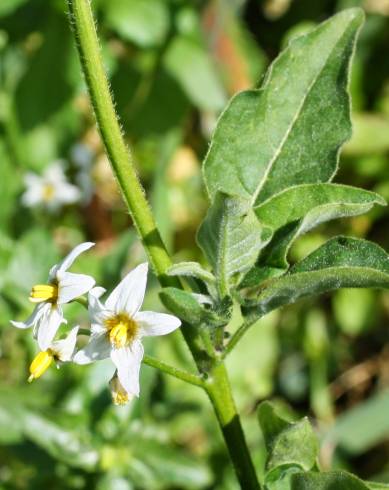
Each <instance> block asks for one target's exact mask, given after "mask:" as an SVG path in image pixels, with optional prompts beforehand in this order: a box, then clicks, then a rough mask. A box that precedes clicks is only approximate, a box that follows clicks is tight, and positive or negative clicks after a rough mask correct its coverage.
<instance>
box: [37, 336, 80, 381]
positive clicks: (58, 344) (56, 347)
mask: <svg viewBox="0 0 389 490" xmlns="http://www.w3.org/2000/svg"><path fill="white" fill-rule="evenodd" d="M77 333H78V326H77V327H74V328H72V329H71V330H70V332H69V334H68V336H67V337H66V338H64V339H62V340H56V341H55V342H52V343H51V344H50V345H49V347H48V348H47V349H46V350H44V351H43V350H42V351H41V352H39V353H38V354H37V355H36V356H35V358H34V360H33V361H32V363H31V364H30V376H29V378H28V381H29V382H30V383H31V381H33V380H34V379H37V378H39V377H40V376H42V374H43V373H44V372H45V371H46V369H47V368H48V367H49V366H50V364H51V363H52V362H53V361H54V362H55V363H56V364H57V367H59V366H60V364H61V363H62V362H68V361H70V360H71V358H72V355H73V352H74V348H75V347H76V341H77Z"/></svg>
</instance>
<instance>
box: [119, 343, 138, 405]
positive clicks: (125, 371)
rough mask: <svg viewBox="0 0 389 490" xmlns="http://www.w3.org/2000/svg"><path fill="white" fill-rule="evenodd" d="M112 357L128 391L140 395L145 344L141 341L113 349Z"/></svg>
mask: <svg viewBox="0 0 389 490" xmlns="http://www.w3.org/2000/svg"><path fill="white" fill-rule="evenodd" d="M111 359H112V362H113V363H114V364H115V366H116V368H117V371H118V378H119V381H120V383H121V384H122V386H123V388H124V389H125V390H126V391H127V393H129V394H131V395H135V396H139V371H140V366H141V363H142V359H143V346H142V344H141V343H140V342H139V341H135V342H133V343H132V344H131V345H130V346H129V347H122V348H120V349H112V351H111Z"/></svg>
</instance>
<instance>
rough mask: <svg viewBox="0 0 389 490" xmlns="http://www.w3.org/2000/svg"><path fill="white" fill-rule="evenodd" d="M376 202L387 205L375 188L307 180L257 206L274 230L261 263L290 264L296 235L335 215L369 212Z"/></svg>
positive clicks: (284, 265)
mask: <svg viewBox="0 0 389 490" xmlns="http://www.w3.org/2000/svg"><path fill="white" fill-rule="evenodd" d="M375 204H379V205H381V206H385V205H386V201H385V199H383V198H382V197H381V196H380V195H379V194H376V193H375V192H370V191H366V190H363V189H358V188H356V187H351V186H347V185H340V184H304V185H299V186H294V187H290V188H289V189H286V190H284V191H282V192H280V193H279V194H276V195H275V196H273V197H271V198H270V199H268V200H267V201H266V202H264V203H263V204H261V205H259V206H257V207H256V208H255V209H254V210H255V214H256V215H257V217H258V219H259V220H260V222H261V223H262V224H263V225H265V226H271V227H272V228H273V230H274V231H276V230H277V232H276V233H275V235H274V236H273V239H272V241H271V242H270V243H269V245H268V246H267V247H266V250H264V251H263V254H262V255H263V256H262V257H261V260H260V263H261V264H265V265H266V266H269V267H279V268H287V267H288V265H289V264H288V261H287V254H288V251H289V249H290V247H291V245H292V243H293V242H294V240H296V238H298V237H299V236H300V235H302V234H303V233H306V232H307V231H309V230H311V229H312V228H314V227H316V226H318V225H320V224H322V223H324V222H326V221H330V220H332V219H337V218H343V217H350V216H357V215H359V214H363V213H366V212H367V211H369V210H370V209H371V208H372V207H373V206H374V205H375Z"/></svg>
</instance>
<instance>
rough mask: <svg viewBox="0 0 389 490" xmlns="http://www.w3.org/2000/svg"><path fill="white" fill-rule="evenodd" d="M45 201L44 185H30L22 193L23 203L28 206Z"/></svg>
mask: <svg viewBox="0 0 389 490" xmlns="http://www.w3.org/2000/svg"><path fill="white" fill-rule="evenodd" d="M42 201H43V198H42V187H41V185H40V184H38V185H36V186H34V187H30V188H29V189H27V190H26V192H25V193H24V194H23V195H22V204H23V205H24V206H27V207H34V206H36V205H38V204H40V203H41V202H42Z"/></svg>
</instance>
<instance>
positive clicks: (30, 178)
mask: <svg viewBox="0 0 389 490" xmlns="http://www.w3.org/2000/svg"><path fill="white" fill-rule="evenodd" d="M23 180H24V184H25V186H26V187H37V186H41V184H42V181H43V179H42V177H41V176H40V175H38V174H35V173H33V172H27V173H26V174H25V175H24V177H23Z"/></svg>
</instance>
